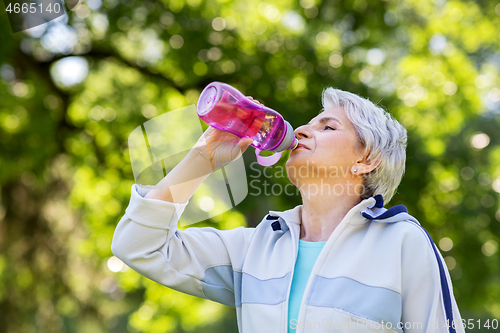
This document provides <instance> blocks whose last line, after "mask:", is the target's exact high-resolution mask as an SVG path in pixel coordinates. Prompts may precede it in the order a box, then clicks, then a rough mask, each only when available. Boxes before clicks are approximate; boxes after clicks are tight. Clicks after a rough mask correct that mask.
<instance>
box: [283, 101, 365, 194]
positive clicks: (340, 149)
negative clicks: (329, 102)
mask: <svg viewBox="0 0 500 333" xmlns="http://www.w3.org/2000/svg"><path fill="white" fill-rule="evenodd" d="M295 136H296V137H297V138H298V139H299V145H298V147H297V148H296V149H294V150H292V151H291V152H290V157H289V158H288V161H287V162H286V168H287V172H288V176H289V178H290V181H291V182H292V183H293V184H295V185H297V184H296V181H297V180H298V179H301V180H305V178H311V179H312V178H322V179H325V178H337V180H336V181H335V182H338V180H339V178H346V179H350V178H352V177H353V173H352V169H353V168H356V167H357V162H358V161H360V160H361V158H362V148H361V145H360V144H359V142H358V139H357V135H356V130H355V129H354V126H353V125H352V123H351V122H350V120H349V119H348V118H347V116H346V115H345V112H344V109H343V108H342V107H339V108H329V109H326V110H325V111H323V112H322V113H320V114H319V115H317V116H316V117H314V118H313V119H311V121H310V122H309V123H308V124H306V125H303V126H300V127H298V128H297V129H296V130H295ZM301 171H302V172H301ZM325 181H328V180H327V179H325Z"/></svg>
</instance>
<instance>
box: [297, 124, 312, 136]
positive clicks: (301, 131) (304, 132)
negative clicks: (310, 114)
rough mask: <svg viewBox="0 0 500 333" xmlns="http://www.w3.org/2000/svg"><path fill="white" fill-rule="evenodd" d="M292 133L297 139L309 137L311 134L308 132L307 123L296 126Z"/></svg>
mask: <svg viewBox="0 0 500 333" xmlns="http://www.w3.org/2000/svg"><path fill="white" fill-rule="evenodd" d="M293 133H294V134H295V137H296V138H297V139H300V138H310V137H311V134H310V133H309V129H308V126H307V125H302V126H299V127H297V128H296V129H295V131H293Z"/></svg>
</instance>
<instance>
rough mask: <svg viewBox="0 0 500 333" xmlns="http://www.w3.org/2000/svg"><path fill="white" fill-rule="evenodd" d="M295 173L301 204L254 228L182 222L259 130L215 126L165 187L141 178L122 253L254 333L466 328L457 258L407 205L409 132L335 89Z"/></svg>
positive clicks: (115, 245)
mask: <svg viewBox="0 0 500 333" xmlns="http://www.w3.org/2000/svg"><path fill="white" fill-rule="evenodd" d="M295 135H296V137H297V138H298V139H299V145H298V147H297V148H296V149H294V150H293V151H291V152H290V157H289V159H288V161H287V163H286V169H287V173H288V176H289V179H290V181H291V182H292V183H293V184H294V185H295V186H297V187H298V189H299V190H300V194H301V197H302V203H303V204H302V205H299V206H296V207H295V208H292V209H290V210H287V211H284V212H277V211H270V212H269V214H267V215H266V216H265V217H264V218H263V220H262V222H261V223H260V224H259V225H258V226H257V227H255V228H244V227H239V228H235V229H232V230H218V229H215V228H211V227H202V228H197V227H190V228H187V229H186V230H178V229H177V228H176V225H177V222H178V220H179V217H180V215H181V214H182V212H183V210H184V208H185V206H186V204H187V202H188V200H189V199H190V197H191V196H192V194H193V193H194V192H195V190H196V188H197V187H198V186H199V185H200V184H201V182H203V180H204V179H205V178H206V177H207V176H208V175H209V174H210V173H211V172H212V171H214V170H215V169H217V168H219V167H220V166H222V165H224V164H227V163H229V162H230V161H232V160H234V159H236V158H238V157H239V156H240V155H241V154H242V153H243V152H244V151H245V150H246V149H247V148H248V146H249V145H250V143H251V142H252V139H250V138H243V139H239V138H238V137H236V136H234V135H233V134H230V133H227V132H224V131H220V130H217V129H214V128H212V127H209V129H207V130H206V131H205V133H204V134H203V136H202V137H201V138H200V140H199V141H198V143H197V144H196V145H195V146H194V147H193V149H191V151H190V152H189V153H188V154H187V155H186V157H185V158H184V159H183V160H182V161H181V162H180V163H179V164H178V165H177V166H176V167H175V168H174V169H173V170H172V171H171V172H170V173H169V174H168V175H167V176H166V177H165V178H164V179H163V180H162V181H161V182H160V183H158V184H157V186H156V187H154V188H147V187H144V186H139V185H137V184H134V185H133V186H132V196H131V200H130V204H129V206H128V208H127V209H126V212H125V215H124V216H123V217H122V219H121V220H120V222H119V223H118V226H117V227H116V230H115V234H114V237H113V242H112V245H111V249H112V251H113V253H114V254H115V255H116V256H117V257H118V258H120V259H121V260H122V261H123V262H124V263H126V264H127V265H128V266H130V267H131V268H133V269H134V270H136V271H137V272H139V273H141V274H143V275H144V276H146V277H148V278H150V279H152V280H154V281H156V282H158V283H160V284H162V285H165V286H168V287H170V288H172V289H175V290H178V291H181V292H184V293H187V294H191V295H195V296H198V297H203V298H207V299H211V300H213V301H216V302H220V303H223V304H226V305H229V306H232V307H235V308H236V312H237V320H238V328H239V331H240V332H241V333H287V332H297V333H303V332H334V331H335V332H336V331H340V332H359V331H364V332H403V331H404V332H443V333H444V332H453V333H454V332H463V331H464V330H463V328H462V319H461V317H460V313H459V310H458V307H457V304H456V302H455V299H454V296H453V289H452V285H451V279H450V277H449V274H448V271H447V269H446V265H445V263H444V260H443V258H442V256H441V254H440V253H439V251H438V250H437V248H436V246H435V245H434V243H433V242H432V239H431V238H430V236H429V235H428V234H427V232H426V231H425V230H424V229H423V228H422V227H421V226H420V224H419V222H418V221H417V220H416V219H415V218H413V217H412V216H411V215H409V214H408V212H407V210H406V208H405V207H404V206H401V205H399V206H396V207H392V208H390V209H386V208H384V207H383V206H384V200H385V202H386V203H387V202H388V201H389V200H390V199H391V197H392V196H393V194H394V192H395V190H396V188H397V186H398V185H399V182H400V180H401V177H402V175H403V173H404V165H405V149H406V130H405V129H404V128H403V127H402V126H401V125H400V124H399V123H398V122H397V121H396V120H394V119H393V118H392V117H391V116H390V115H389V114H388V113H387V112H385V111H384V110H383V109H381V108H380V107H377V106H375V105H374V104H373V103H371V102H370V101H368V100H366V99H363V98H361V97H359V96H357V95H355V94H352V93H349V92H344V91H341V90H336V89H333V88H328V89H326V90H325V91H324V92H323V110H322V112H321V113H320V114H319V115H317V116H316V117H314V118H313V119H311V121H310V122H309V123H308V124H306V125H303V126H300V127H299V128H297V129H296V130H295Z"/></svg>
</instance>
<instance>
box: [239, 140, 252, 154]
mask: <svg viewBox="0 0 500 333" xmlns="http://www.w3.org/2000/svg"><path fill="white" fill-rule="evenodd" d="M252 142H253V139H252V138H248V137H245V138H241V139H240V141H238V146H239V147H240V149H241V151H242V152H244V151H245V150H246V149H247V148H248V146H250V144H251V143H252Z"/></svg>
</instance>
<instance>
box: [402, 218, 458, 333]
mask: <svg viewBox="0 0 500 333" xmlns="http://www.w3.org/2000/svg"><path fill="white" fill-rule="evenodd" d="M411 229H412V232H410V233H408V234H407V235H406V237H405V241H404V245H403V251H402V258H401V259H402V282H401V283H402V286H401V287H402V291H401V297H402V303H403V304H402V307H403V308H402V310H403V311H402V318H401V319H402V320H401V322H402V325H405V326H404V332H405V333H417V332H418V333H455V332H456V333H464V332H465V331H464V329H463V326H462V317H461V316H460V312H459V310H458V306H457V303H456V301H455V297H454V295H453V287H452V283H451V278H450V275H449V273H448V268H447V267H446V263H445V261H444V260H443V257H442V256H441V253H440V252H439V250H438V249H437V247H436V245H435V244H434V243H433V241H432V239H431V238H430V236H429V235H428V234H427V232H426V231H425V230H424V229H423V228H422V227H420V226H417V225H416V224H415V225H414V227H413V228H411ZM439 263H441V268H440V265H439Z"/></svg>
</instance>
